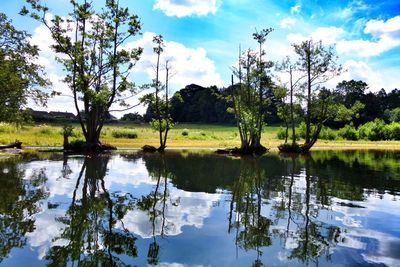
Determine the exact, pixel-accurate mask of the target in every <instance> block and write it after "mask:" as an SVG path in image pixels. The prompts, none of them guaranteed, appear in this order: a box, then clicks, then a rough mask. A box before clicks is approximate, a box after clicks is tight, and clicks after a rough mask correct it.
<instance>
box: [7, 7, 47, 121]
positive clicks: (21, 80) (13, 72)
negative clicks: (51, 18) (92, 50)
mask: <svg viewBox="0 0 400 267" xmlns="http://www.w3.org/2000/svg"><path fill="white" fill-rule="evenodd" d="M29 37H30V36H29V34H27V33H26V32H25V31H19V30H17V29H16V28H15V27H14V26H13V25H12V21H11V20H9V19H8V18H7V16H6V15H5V14H3V13H0V88H1V90H0V99H1V101H0V121H6V122H16V123H20V122H22V121H24V120H26V119H27V118H29V114H28V113H26V112H24V108H26V106H27V104H28V99H33V100H34V101H35V102H36V103H37V104H40V105H45V104H46V100H47V98H48V97H49V94H47V93H45V92H44V91H43V89H44V88H45V87H47V86H49V85H50V83H49V81H48V80H46V79H45V78H44V72H43V68H42V67H41V66H39V65H37V64H35V63H34V61H35V59H37V57H38V54H39V49H38V48H37V47H36V46H33V45H31V44H30V43H29Z"/></svg>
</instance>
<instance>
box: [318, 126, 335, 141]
mask: <svg viewBox="0 0 400 267" xmlns="http://www.w3.org/2000/svg"><path fill="white" fill-rule="evenodd" d="M319 137H320V138H321V139H324V140H336V138H337V134H336V132H335V131H334V130H332V129H331V128H328V127H324V128H322V130H321V133H320V134H319Z"/></svg>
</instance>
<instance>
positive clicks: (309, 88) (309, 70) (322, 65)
mask: <svg viewBox="0 0 400 267" xmlns="http://www.w3.org/2000/svg"><path fill="white" fill-rule="evenodd" d="M293 47H294V50H295V52H296V54H297V56H298V60H297V63H296V65H297V66H296V67H297V70H298V71H300V72H301V73H303V74H304V77H305V81H304V82H303V83H302V85H301V86H302V88H303V89H304V90H305V94H304V95H302V96H301V98H302V99H304V102H305V118H304V120H305V125H306V133H305V142H304V144H303V145H301V146H300V147H297V146H296V144H295V142H292V145H291V146H280V150H283V151H293V152H298V151H302V152H307V151H309V150H310V149H311V147H312V146H313V145H314V144H315V142H316V141H317V140H318V137H319V133H320V132H321V130H322V127H323V125H324V123H325V122H326V121H327V120H328V118H329V117H330V116H332V111H333V110H332V107H333V105H332V104H333V101H332V99H333V98H332V93H331V92H330V91H329V90H327V89H326V88H324V87H321V84H323V83H326V82H327V81H329V80H330V79H332V78H334V77H335V76H337V75H339V74H340V73H341V71H342V67H341V66H340V65H338V64H337V62H336V60H337V56H336V54H335V53H334V50H333V47H324V46H323V45H322V42H314V41H313V40H312V39H310V40H306V41H303V42H302V43H301V44H294V45H293Z"/></svg>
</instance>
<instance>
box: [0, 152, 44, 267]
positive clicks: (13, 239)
mask: <svg viewBox="0 0 400 267" xmlns="http://www.w3.org/2000/svg"><path fill="white" fill-rule="evenodd" d="M24 176H25V171H24V170H23V169H21V165H20V164H19V160H16V159H9V160H4V161H0V184H1V186H0V263H1V262H2V261H3V259H4V258H5V257H7V256H8V254H9V253H10V251H11V249H13V248H22V247H24V246H25V245H26V241H27V238H26V237H25V234H26V233H29V232H33V231H34V229H35V227H34V224H35V220H34V218H33V215H34V214H36V213H38V212H40V210H41V209H40V201H41V200H43V199H45V198H46V197H47V196H48V194H47V192H46V190H45V187H44V184H45V182H46V180H47V177H46V175H45V169H39V170H37V171H34V172H33V173H32V174H31V176H30V177H29V178H28V179H24Z"/></svg>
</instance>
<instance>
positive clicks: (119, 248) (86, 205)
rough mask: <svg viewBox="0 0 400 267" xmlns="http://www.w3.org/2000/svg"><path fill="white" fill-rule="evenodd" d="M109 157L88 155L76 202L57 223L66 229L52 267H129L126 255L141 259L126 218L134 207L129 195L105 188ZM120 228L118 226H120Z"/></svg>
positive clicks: (52, 255) (51, 258)
mask: <svg viewBox="0 0 400 267" xmlns="http://www.w3.org/2000/svg"><path fill="white" fill-rule="evenodd" d="M109 159H110V157H109V156H93V157H91V156H87V157H85V159H84V162H83V165H82V167H81V170H80V172H79V176H78V179H77V181H76V185H75V189H74V192H73V196H72V202H71V205H70V206H69V208H68V210H67V212H66V214H65V216H62V217H59V218H57V219H56V220H57V221H59V222H62V223H63V224H64V225H65V228H64V230H63V232H62V233H61V235H60V236H59V237H57V238H56V239H55V240H54V241H57V240H60V241H62V242H59V243H62V244H64V245H54V246H53V247H52V248H51V250H50V252H49V253H48V255H47V256H46V259H47V260H48V261H49V265H50V266H60V265H61V266H65V265H67V264H70V263H71V262H73V263H72V264H74V265H75V264H76V265H78V266H116V265H117V266H125V265H126V264H125V263H124V262H123V261H122V260H121V259H120V257H121V256H122V255H127V256H129V257H136V256H137V249H136V245H135V240H136V238H135V237H134V236H133V234H132V233H130V232H129V231H128V230H127V229H125V227H124V225H123V222H122V219H123V217H124V216H125V214H126V213H127V212H128V210H130V209H132V207H133V206H134V199H133V198H132V197H131V196H130V195H129V194H125V195H123V194H118V193H113V194H110V193H109V192H108V190H107V189H106V187H105V181H104V177H105V175H106V173H107V164H108V162H109ZM117 223H118V226H120V227H118V228H117V227H116V224H117Z"/></svg>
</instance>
